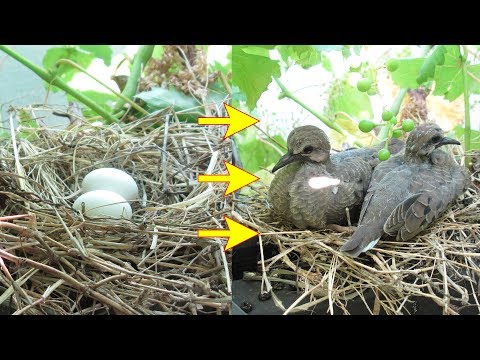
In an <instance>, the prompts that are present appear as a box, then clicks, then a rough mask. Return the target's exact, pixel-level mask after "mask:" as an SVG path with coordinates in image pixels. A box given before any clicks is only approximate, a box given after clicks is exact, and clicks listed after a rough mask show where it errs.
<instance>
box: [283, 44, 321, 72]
mask: <svg viewBox="0 0 480 360" xmlns="http://www.w3.org/2000/svg"><path fill="white" fill-rule="evenodd" d="M276 49H277V50H278V52H279V53H280V55H281V57H282V59H283V61H285V62H287V60H288V58H289V57H290V58H291V59H292V60H293V61H295V62H296V63H297V64H299V65H300V66H301V67H303V68H305V69H308V68H309V67H311V66H313V65H317V64H319V63H321V62H322V56H321V54H322V53H321V52H320V50H318V49H317V47H315V46H309V45H279V46H277V47H276Z"/></svg>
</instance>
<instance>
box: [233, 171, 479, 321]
mask: <svg viewBox="0 0 480 360" xmlns="http://www.w3.org/2000/svg"><path fill="white" fill-rule="evenodd" d="M474 177H475V179H476V180H475V181H474V183H473V185H472V187H471V188H470V189H469V190H468V191H467V192H466V194H465V195H464V196H462V197H460V198H459V199H458V200H457V201H456V203H455V204H454V205H453V206H452V207H451V208H450V209H449V210H448V211H447V212H446V213H445V214H444V215H443V216H442V217H441V218H440V219H438V220H437V221H436V222H435V223H434V224H432V226H430V227H429V228H428V229H426V230H425V231H424V232H423V233H421V234H420V235H419V236H417V237H416V238H415V239H414V240H413V241H411V242H387V241H382V242H380V243H379V244H378V245H377V246H376V247H375V248H374V249H372V250H370V251H368V252H367V253H366V254H364V255H363V256H361V257H360V258H356V259H352V258H350V257H348V256H346V255H345V254H343V253H341V252H339V251H338V249H339V248H340V246H341V245H343V244H344V243H345V241H346V240H348V238H349V235H348V234H344V233H336V232H332V231H298V230H295V229H294V228H289V227H288V225H287V226H285V225H284V224H283V223H281V222H279V221H278V219H277V218H275V216H273V214H272V212H271V209H270V205H269V204H268V201H267V191H268V186H266V185H265V184H261V185H258V186H257V187H256V188H255V195H253V196H249V197H247V196H243V197H242V198H241V199H239V202H238V204H236V207H235V211H234V214H235V218H236V219H237V220H238V221H242V222H243V223H245V224H247V225H248V226H250V227H252V228H254V229H256V230H257V231H259V232H260V233H261V235H260V236H259V240H260V250H261V252H260V255H261V258H260V261H259V270H258V272H245V273H244V277H243V279H244V280H246V281H248V280H252V281H253V280H256V281H258V280H261V281H262V286H261V291H262V292H271V295H272V299H273V301H274V303H275V305H276V306H277V307H278V308H280V309H281V310H282V311H283V313H284V314H290V313H295V312H300V311H307V312H312V311H314V310H316V307H317V306H318V307H317V308H323V309H326V310H324V311H326V312H327V313H329V314H349V313H351V311H352V308H351V307H350V306H349V303H352V302H353V301H354V300H355V301H356V302H358V299H361V301H362V302H363V303H364V305H365V309H366V311H368V312H369V313H370V314H406V313H413V312H414V311H415V310H413V311H412V310H411V309H412V308H415V302H416V301H417V300H419V299H422V300H424V299H427V300H428V301H430V302H433V303H434V304H433V306H434V307H435V304H436V305H438V309H439V310H440V311H441V312H442V313H443V314H462V313H477V314H478V313H480V302H479V298H480V283H479V277H480V236H479V235H480V193H479V188H478V187H477V186H478V184H479V182H478V180H479V178H478V173H477V174H474ZM475 184H477V185H475ZM266 244H272V245H273V246H275V248H276V250H277V255H274V256H272V257H271V258H264V256H263V251H262V249H263V247H264V246H265V245H266ZM275 285H280V286H275ZM284 285H290V286H291V287H293V288H294V289H296V291H297V293H298V297H297V299H296V301H294V302H293V303H292V304H291V305H290V306H285V305H284V304H283V303H282V301H281V299H280V297H279V296H277V294H275V289H279V288H282V287H283V286H284ZM368 293H370V294H372V293H373V298H374V300H373V301H367V298H368V296H367V294H368ZM234 295H240V294H234Z"/></svg>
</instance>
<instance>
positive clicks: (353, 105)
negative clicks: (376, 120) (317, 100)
mask: <svg viewBox="0 0 480 360" xmlns="http://www.w3.org/2000/svg"><path fill="white" fill-rule="evenodd" d="M329 110H330V111H331V112H332V114H331V115H332V116H333V115H334V114H335V113H337V112H345V113H347V114H348V115H350V116H352V117H354V118H357V119H371V118H373V111H372V105H371V103H370V97H369V96H368V95H367V94H366V93H363V92H360V91H358V90H357V88H356V87H353V86H351V85H350V84H349V83H347V82H346V81H343V82H341V83H337V84H335V85H334V86H333V87H332V90H331V92H330V97H329Z"/></svg>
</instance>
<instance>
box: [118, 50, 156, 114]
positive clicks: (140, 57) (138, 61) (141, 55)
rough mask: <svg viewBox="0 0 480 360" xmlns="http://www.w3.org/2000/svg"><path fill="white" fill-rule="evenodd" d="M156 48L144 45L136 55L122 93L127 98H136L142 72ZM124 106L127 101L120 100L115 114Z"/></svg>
mask: <svg viewBox="0 0 480 360" xmlns="http://www.w3.org/2000/svg"><path fill="white" fill-rule="evenodd" d="M154 48H155V45H142V46H140V48H139V49H138V51H137V53H136V54H135V57H134V58H133V63H132V69H131V71H130V76H129V77H128V81H127V83H126V84H125V88H124V89H123V91H122V95H124V96H125V97H126V98H128V99H130V100H132V99H133V97H134V96H135V94H136V92H137V88H138V82H139V81H140V76H141V75H142V70H143V69H144V67H145V65H146V64H147V62H148V60H150V58H151V57H152V54H153V49H154ZM124 104H125V100H123V99H122V98H120V99H118V101H117V103H116V104H115V107H114V109H113V112H114V113H116V112H119V111H120V110H122V107H123V105H124Z"/></svg>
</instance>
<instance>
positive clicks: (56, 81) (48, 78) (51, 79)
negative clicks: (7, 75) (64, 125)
mask: <svg viewBox="0 0 480 360" xmlns="http://www.w3.org/2000/svg"><path fill="white" fill-rule="evenodd" d="M0 50H2V51H3V52H4V53H6V54H8V55H10V56H11V57H12V58H14V59H15V60H17V61H18V62H19V63H21V64H22V65H24V66H26V67H27V68H29V69H30V70H32V71H33V72H34V73H35V74H37V75H38V76H39V77H40V78H41V79H42V80H44V81H45V82H47V83H49V84H50V85H54V86H56V87H58V88H60V89H62V90H63V91H65V92H66V93H68V94H70V95H71V96H73V97H74V98H75V99H77V100H78V101H80V102H81V103H82V104H84V105H86V106H88V107H89V108H90V109H92V110H93V111H94V112H95V113H97V114H98V115H100V116H102V117H103V118H104V119H105V120H107V121H109V122H116V121H118V119H116V118H115V117H113V116H112V115H111V114H109V113H108V112H107V111H105V110H104V109H102V108H101V107H100V106H98V105H97V104H96V103H95V102H94V101H93V100H92V99H90V98H89V97H87V96H85V95H83V94H82V93H80V92H78V91H77V90H75V89H73V88H71V87H70V86H68V85H67V83H65V82H64V81H63V80H62V79H60V78H57V77H56V76H55V75H54V74H52V73H50V72H48V71H46V70H44V69H42V68H41V67H39V66H37V65H35V64H33V63H32V62H30V61H29V60H28V59H27V58H25V57H23V56H22V55H20V54H18V53H17V52H16V51H14V50H12V49H10V48H9V47H8V46H5V45H0Z"/></svg>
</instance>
